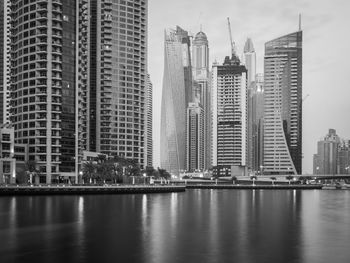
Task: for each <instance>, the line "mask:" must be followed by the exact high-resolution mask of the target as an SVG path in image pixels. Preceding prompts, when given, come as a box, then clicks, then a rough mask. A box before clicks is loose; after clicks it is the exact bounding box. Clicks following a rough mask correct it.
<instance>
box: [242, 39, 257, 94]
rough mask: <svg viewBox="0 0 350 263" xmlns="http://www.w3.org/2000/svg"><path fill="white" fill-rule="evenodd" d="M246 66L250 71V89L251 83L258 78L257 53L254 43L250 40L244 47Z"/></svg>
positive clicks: (248, 74) (248, 73) (248, 83)
mask: <svg viewBox="0 0 350 263" xmlns="http://www.w3.org/2000/svg"><path fill="white" fill-rule="evenodd" d="M244 64H245V66H246V68H247V70H248V72H247V78H248V82H247V85H248V88H249V86H250V83H252V82H253V81H255V76H256V53H255V49H254V46H253V41H252V40H251V39H250V38H248V39H247V41H246V42H245V45H244Z"/></svg>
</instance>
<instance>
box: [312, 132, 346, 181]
mask: <svg viewBox="0 0 350 263" xmlns="http://www.w3.org/2000/svg"><path fill="white" fill-rule="evenodd" d="M340 143H341V140H340V138H339V136H338V135H337V134H336V131H335V130H334V129H329V132H328V134H327V135H326V136H325V137H324V139H323V140H320V141H318V142H317V154H314V174H332V175H334V174H337V164H338V147H339V146H340Z"/></svg>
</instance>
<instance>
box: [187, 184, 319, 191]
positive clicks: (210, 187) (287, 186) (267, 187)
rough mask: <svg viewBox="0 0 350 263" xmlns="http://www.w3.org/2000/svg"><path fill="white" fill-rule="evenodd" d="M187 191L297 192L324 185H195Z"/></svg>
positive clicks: (188, 186) (189, 186) (188, 185)
mask: <svg viewBox="0 0 350 263" xmlns="http://www.w3.org/2000/svg"><path fill="white" fill-rule="evenodd" d="M186 188H187V189H271V190H273V189H297V190H307V189H309V190H311V189H322V184H290V185H289V184H288V185H286V184H280V185H278V184H275V185H261V184H259V185H252V184H250V185H248V184H231V185H228V184H205V185H204V184H203V185H193V184H187V185H186Z"/></svg>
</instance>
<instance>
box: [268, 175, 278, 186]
mask: <svg viewBox="0 0 350 263" xmlns="http://www.w3.org/2000/svg"><path fill="white" fill-rule="evenodd" d="M270 179H271V182H272V185H274V184H275V181H276V180H277V178H276V177H274V176H272V177H270Z"/></svg>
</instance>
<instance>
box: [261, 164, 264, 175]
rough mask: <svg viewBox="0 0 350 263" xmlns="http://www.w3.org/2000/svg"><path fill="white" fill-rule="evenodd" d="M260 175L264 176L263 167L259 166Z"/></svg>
mask: <svg viewBox="0 0 350 263" xmlns="http://www.w3.org/2000/svg"><path fill="white" fill-rule="evenodd" d="M260 175H261V176H263V175H264V166H263V165H260Z"/></svg>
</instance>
